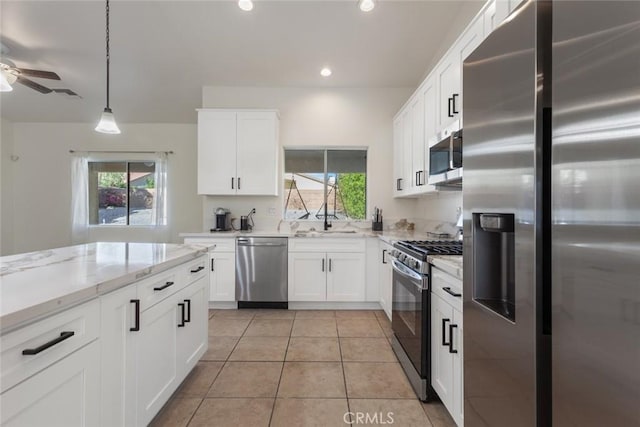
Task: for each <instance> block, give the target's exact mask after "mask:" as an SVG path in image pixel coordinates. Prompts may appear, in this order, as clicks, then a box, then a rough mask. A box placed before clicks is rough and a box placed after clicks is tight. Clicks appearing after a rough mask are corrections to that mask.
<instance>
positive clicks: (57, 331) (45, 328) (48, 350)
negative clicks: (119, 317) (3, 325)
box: [0, 298, 100, 392]
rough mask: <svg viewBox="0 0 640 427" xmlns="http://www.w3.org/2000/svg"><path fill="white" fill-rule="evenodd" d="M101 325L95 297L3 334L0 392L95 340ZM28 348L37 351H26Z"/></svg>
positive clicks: (98, 307)
mask: <svg viewBox="0 0 640 427" xmlns="http://www.w3.org/2000/svg"><path fill="white" fill-rule="evenodd" d="M99 329H100V303H99V301H98V299H97V298H96V299H94V300H92V301H90V302H87V303H85V304H82V305H80V306H78V307H74V308H71V309H68V310H66V311H64V312H62V313H60V314H56V315H53V316H51V317H47V318H46V319H43V320H40V321H39V322H36V323H33V324H31V325H28V326H25V327H24V328H21V329H18V330H16V331H14V332H11V333H9V334H7V335H5V336H2V337H1V338H0V341H1V344H0V347H1V348H2V352H1V353H0V358H1V359H2V367H1V380H0V384H1V392H4V391H5V390H7V389H9V388H11V387H13V386H14V385H16V384H18V383H19V382H21V381H23V380H25V379H27V378H29V377H30V376H32V375H34V374H35V373H37V372H39V371H41V370H42V369H44V368H46V367H48V366H50V365H52V364H53V363H55V362H57V361H58V360H60V359H62V358H63V357H66V356H68V355H69V354H71V353H72V352H74V351H75V350H77V349H79V348H80V347H82V346H84V345H85V344H87V343H89V342H91V341H93V340H95V339H96V338H97V337H98V331H99ZM63 333H66V334H64V335H63ZM71 333H72V335H71ZM67 337H68V338H67ZM25 350H30V351H31V352H32V353H35V354H23V351H25ZM96 363H97V361H96Z"/></svg>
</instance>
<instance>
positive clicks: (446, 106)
mask: <svg viewBox="0 0 640 427" xmlns="http://www.w3.org/2000/svg"><path fill="white" fill-rule="evenodd" d="M457 58H458V55H457V52H456V51H455V49H453V50H450V51H449V52H447V54H446V55H445V56H444V58H442V60H441V61H440V64H438V67H437V68H436V81H437V82H438V83H437V88H438V91H437V98H438V117H437V121H436V125H437V129H438V131H439V130H441V129H444V128H446V127H448V126H449V125H450V124H451V123H453V122H454V121H455V120H456V118H457V115H458V113H459V111H460V110H459V109H456V108H455V107H456V106H460V102H459V99H458V98H459V96H460V84H459V80H460V63H459V62H458V61H457ZM456 104H457V105H456Z"/></svg>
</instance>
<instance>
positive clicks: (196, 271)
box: [191, 265, 204, 273]
mask: <svg viewBox="0 0 640 427" xmlns="http://www.w3.org/2000/svg"><path fill="white" fill-rule="evenodd" d="M202 270H204V265H201V266H200V267H198V268H196V269H195V270H191V272H192V273H198V272H200V271H202Z"/></svg>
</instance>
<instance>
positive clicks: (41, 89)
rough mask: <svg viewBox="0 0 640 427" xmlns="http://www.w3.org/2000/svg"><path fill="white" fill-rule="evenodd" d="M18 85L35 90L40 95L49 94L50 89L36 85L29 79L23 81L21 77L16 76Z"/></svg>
mask: <svg viewBox="0 0 640 427" xmlns="http://www.w3.org/2000/svg"><path fill="white" fill-rule="evenodd" d="M16 81H17V82H18V83H22V84H23V85H25V86H27V87H30V88H31V89H33V90H37V91H38V92H40V93H51V92H52V91H51V89H49V88H48V87H44V86H42V85H41V84H39V83H36V82H34V81H32V80H29V79H25V78H24V77H22V76H18V79H17V80H16Z"/></svg>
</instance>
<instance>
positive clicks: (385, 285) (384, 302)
mask: <svg viewBox="0 0 640 427" xmlns="http://www.w3.org/2000/svg"><path fill="white" fill-rule="evenodd" d="M392 249H393V247H392V246H391V245H390V244H388V243H385V242H383V241H380V253H379V258H378V260H379V269H378V275H379V280H380V305H381V306H382V309H383V310H384V312H385V313H386V314H387V317H388V318H389V320H391V301H392V298H393V286H392V284H393V282H392V280H393V278H392V275H393V270H392V269H391V260H390V258H389V257H390V253H391V250H392Z"/></svg>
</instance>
